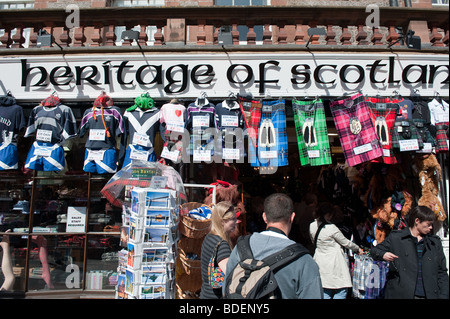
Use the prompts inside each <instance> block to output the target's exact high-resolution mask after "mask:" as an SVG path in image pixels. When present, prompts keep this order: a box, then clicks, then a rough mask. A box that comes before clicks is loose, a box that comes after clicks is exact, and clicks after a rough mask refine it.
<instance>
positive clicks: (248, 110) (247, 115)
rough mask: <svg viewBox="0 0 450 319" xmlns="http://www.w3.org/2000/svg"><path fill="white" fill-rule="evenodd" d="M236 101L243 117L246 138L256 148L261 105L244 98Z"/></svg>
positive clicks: (258, 102)
mask: <svg viewBox="0 0 450 319" xmlns="http://www.w3.org/2000/svg"><path fill="white" fill-rule="evenodd" d="M238 101H239V106H240V108H241V112H242V115H243V117H244V121H245V127H246V129H247V133H248V137H249V139H250V142H251V144H252V145H253V146H254V147H256V146H257V143H258V128H259V124H260V122H261V107H262V103H261V102H260V101H256V100H250V99H247V98H244V97H239V99H238ZM249 144H250V143H249Z"/></svg>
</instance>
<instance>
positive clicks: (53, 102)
mask: <svg viewBox="0 0 450 319" xmlns="http://www.w3.org/2000/svg"><path fill="white" fill-rule="evenodd" d="M58 104H61V100H60V99H59V97H57V96H55V95H53V94H52V95H50V96H49V97H48V98H46V99H45V100H42V101H41V105H43V106H57V105H58Z"/></svg>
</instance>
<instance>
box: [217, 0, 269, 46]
mask: <svg viewBox="0 0 450 319" xmlns="http://www.w3.org/2000/svg"><path fill="white" fill-rule="evenodd" d="M214 4H215V5H216V6H267V5H270V0H215V1H214ZM237 29H238V31H239V42H240V44H246V41H247V33H248V27H247V26H245V25H239V26H238V28H237ZM253 31H254V32H255V33H256V43H257V44H261V43H262V36H263V31H264V26H262V25H255V26H254V29H253ZM231 41H232V39H231V26H222V27H221V28H220V30H219V43H220V44H232V42H231Z"/></svg>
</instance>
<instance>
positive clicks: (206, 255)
mask: <svg viewBox="0 0 450 319" xmlns="http://www.w3.org/2000/svg"><path fill="white" fill-rule="evenodd" d="M236 210H237V209H236V207H235V206H233V205H232V204H231V203H230V202H227V201H222V202H219V203H217V204H215V205H213V207H212V211H211V230H210V232H209V233H208V234H207V235H206V236H205V238H204V240H203V243H202V249H201V255H200V256H201V277H202V287H201V290H200V299H220V298H222V287H215V288H213V286H212V285H211V282H210V276H211V273H210V272H211V270H212V269H211V266H213V267H215V268H216V271H217V273H216V279H217V280H219V279H220V277H222V278H224V275H225V271H226V268H227V261H228V258H229V256H230V254H231V249H232V248H233V246H232V241H231V239H230V236H231V234H232V233H233V232H234V230H235V228H236V223H237V217H238V216H237V212H236ZM221 273H223V276H222V274H221Z"/></svg>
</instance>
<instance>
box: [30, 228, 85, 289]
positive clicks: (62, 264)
mask: <svg viewBox="0 0 450 319" xmlns="http://www.w3.org/2000/svg"><path fill="white" fill-rule="evenodd" d="M84 240H85V236H84V235H71V236H56V235H55V236H51V235H49V236H43V235H39V236H32V243H31V251H30V257H29V258H30V259H29V260H30V268H29V277H28V290H29V291H33V290H34V291H36V290H48V289H55V290H64V289H81V288H82V279H83V276H82V274H83V272H82V271H83V257H84Z"/></svg>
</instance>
